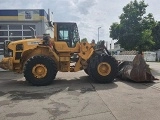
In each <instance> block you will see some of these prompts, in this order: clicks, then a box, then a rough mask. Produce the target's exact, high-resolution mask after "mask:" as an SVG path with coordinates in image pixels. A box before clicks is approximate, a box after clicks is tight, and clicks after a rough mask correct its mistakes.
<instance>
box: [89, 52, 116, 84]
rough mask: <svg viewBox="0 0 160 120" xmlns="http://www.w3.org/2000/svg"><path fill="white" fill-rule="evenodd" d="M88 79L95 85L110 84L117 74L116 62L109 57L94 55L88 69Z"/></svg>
mask: <svg viewBox="0 0 160 120" xmlns="http://www.w3.org/2000/svg"><path fill="white" fill-rule="evenodd" d="M88 72H89V76H90V78H91V79H92V80H93V81H95V82H97V83H110V82H112V81H113V80H114V79H115V78H116V76H117V74H118V62H117V61H116V59H115V58H113V57H112V56H109V55H99V54H97V55H95V56H94V57H92V58H91V60H90V63H89V68H88Z"/></svg>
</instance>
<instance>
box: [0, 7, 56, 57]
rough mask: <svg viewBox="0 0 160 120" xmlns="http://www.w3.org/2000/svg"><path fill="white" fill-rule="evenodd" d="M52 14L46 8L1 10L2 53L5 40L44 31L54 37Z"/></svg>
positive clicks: (0, 38)
mask: <svg viewBox="0 0 160 120" xmlns="http://www.w3.org/2000/svg"><path fill="white" fill-rule="evenodd" d="M49 21H50V16H49V14H47V12H46V11H45V10H44V9H17V10H11V9H5V10H0V54H1V55H2V54H3V42H4V40H11V41H15V40H21V39H27V38H31V37H32V36H34V35H36V36H39V35H40V36H42V35H43V34H44V33H47V34H50V35H51V37H53V29H52V27H50V24H49Z"/></svg>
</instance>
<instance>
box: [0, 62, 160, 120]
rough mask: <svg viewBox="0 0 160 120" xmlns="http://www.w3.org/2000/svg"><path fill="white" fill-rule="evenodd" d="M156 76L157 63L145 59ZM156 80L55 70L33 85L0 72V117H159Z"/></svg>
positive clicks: (159, 87) (114, 119) (25, 119)
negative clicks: (102, 80) (50, 78)
mask: <svg viewBox="0 0 160 120" xmlns="http://www.w3.org/2000/svg"><path fill="white" fill-rule="evenodd" d="M148 64H149V65H150V68H151V70H152V73H153V75H154V76H155V77H156V78H159V79H160V67H159V66H160V63H155V62H149V63H148ZM159 101H160V82H159V80H157V81H154V82H149V83H134V82H131V81H122V80H119V79H117V80H115V81H114V82H113V83H110V84H96V83H93V82H92V81H91V80H90V79H89V77H88V76H87V75H86V74H85V73H84V72H83V71H80V72H76V73H60V72H59V73H58V74H57V77H56V80H55V81H54V82H53V83H52V84H51V85H49V86H41V87H36V86H32V85H30V84H29V83H27V82H26V81H25V79H24V77H23V75H21V74H15V73H12V72H5V71H1V72H0V120H160V114H159V113H160V103H159Z"/></svg>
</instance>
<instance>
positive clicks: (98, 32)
mask: <svg viewBox="0 0 160 120" xmlns="http://www.w3.org/2000/svg"><path fill="white" fill-rule="evenodd" d="M100 28H101V27H98V42H99V29H100Z"/></svg>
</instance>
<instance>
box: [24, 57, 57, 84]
mask: <svg viewBox="0 0 160 120" xmlns="http://www.w3.org/2000/svg"><path fill="white" fill-rule="evenodd" d="M56 74H57V66H56V64H55V62H54V60H53V59H51V58H49V57H46V56H34V57H32V58H30V59H29V60H28V61H27V62H26V64H25V66H24V77H25V79H26V81H28V82H30V83H31V84H32V85H35V86H44V85H49V84H51V83H52V81H53V80H54V79H55V76H56Z"/></svg>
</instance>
